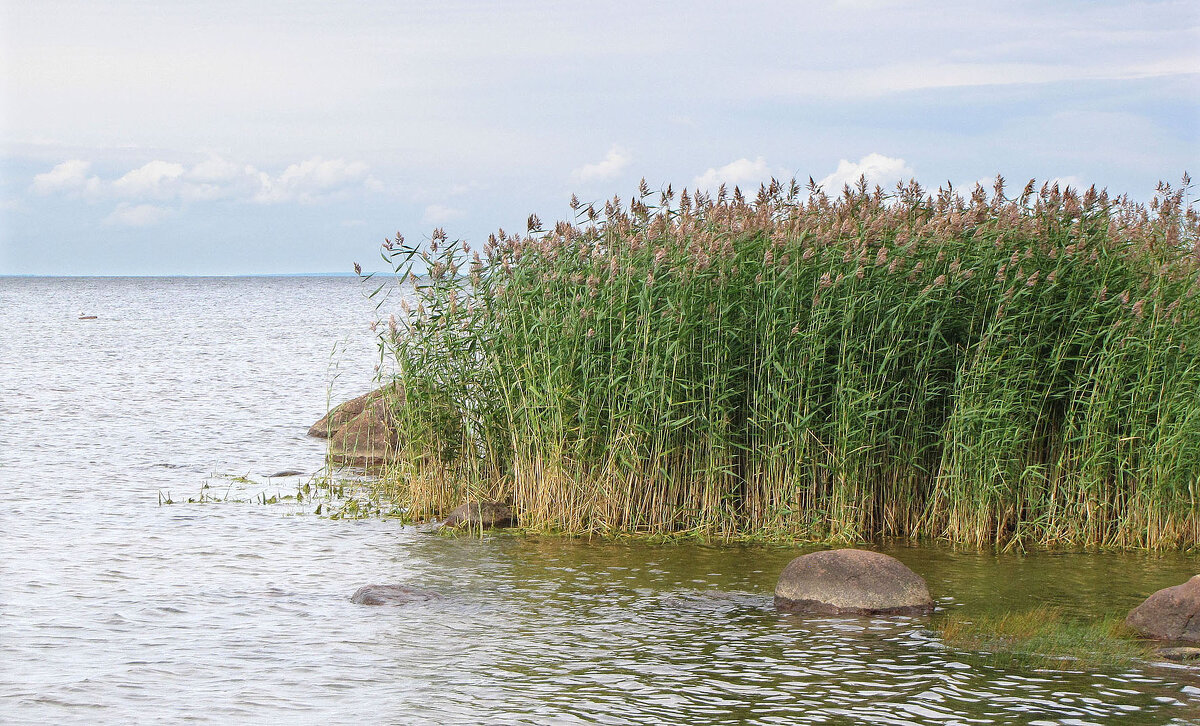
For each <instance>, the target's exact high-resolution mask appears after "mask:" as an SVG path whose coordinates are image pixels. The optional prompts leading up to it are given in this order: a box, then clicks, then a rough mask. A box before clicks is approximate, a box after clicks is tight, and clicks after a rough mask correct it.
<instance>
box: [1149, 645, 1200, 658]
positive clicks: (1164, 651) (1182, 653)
mask: <svg viewBox="0 0 1200 726" xmlns="http://www.w3.org/2000/svg"><path fill="white" fill-rule="evenodd" d="M1154 654H1155V655H1157V656H1158V657H1160V658H1166V659H1167V660H1174V661H1181V662H1187V661H1193V660H1200V648H1186V647H1184V648H1159V649H1158V650H1156V651H1155V652H1154Z"/></svg>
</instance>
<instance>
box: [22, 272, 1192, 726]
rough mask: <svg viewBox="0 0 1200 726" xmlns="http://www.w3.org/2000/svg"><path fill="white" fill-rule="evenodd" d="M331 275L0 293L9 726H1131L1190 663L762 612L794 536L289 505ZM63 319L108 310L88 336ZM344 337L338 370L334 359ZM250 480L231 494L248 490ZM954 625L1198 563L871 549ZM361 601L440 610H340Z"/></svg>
mask: <svg viewBox="0 0 1200 726" xmlns="http://www.w3.org/2000/svg"><path fill="white" fill-rule="evenodd" d="M362 292H363V290H362V288H361V286H360V285H359V283H358V282H357V281H356V280H354V279H349V278H245V279H237V278H235V279H90V280H79V279H19V278H0V354H2V357H0V436H2V440H3V446H2V447H0V491H2V492H3V496H4V501H3V503H2V505H0V537H2V539H0V542H2V544H3V547H2V549H0V721H4V722H11V723H73V722H77V723H97V722H102V723H146V722H176V721H185V720H186V721H195V722H215V723H237V722H243V723H244V722H249V721H254V722H259V723H280V722H287V723H333V722H338V723H342V722H372V723H375V722H378V723H430V722H432V723H480V722H488V723H566V724H570V723H708V722H726V723H729V722H744V723H763V724H768V723H777V724H791V723H854V722H872V723H888V724H933V723H938V724H959V723H962V724H966V723H1131V724H1133V723H1138V724H1142V723H1145V724H1157V723H1168V722H1172V721H1174V722H1178V723H1184V722H1189V723H1190V722H1193V721H1194V720H1196V719H1198V718H1200V678H1198V677H1197V673H1196V671H1194V670H1191V669H1186V668H1178V667H1177V668H1165V667H1159V666H1149V665H1147V666H1143V667H1139V668H1137V669H1134V670H1123V671H1116V672H1114V671H1103V670H1102V671H1096V672H1076V671H1070V670H1063V671H1046V670H1029V669H1024V670H1022V669H1012V670H1004V669H1000V668H997V667H995V666H992V665H990V664H989V663H990V661H989V660H987V659H986V658H982V657H980V656H978V655H973V654H970V653H961V652H955V651H952V650H947V649H945V648H944V647H942V646H941V644H940V643H939V641H938V639H937V638H936V637H935V636H934V635H932V634H931V633H930V632H929V631H928V625H929V621H928V620H923V619H919V618H917V619H855V618H829V617H820V618H803V617H799V616H793V615H779V614H776V613H775V612H774V610H773V608H772V606H771V591H772V589H773V586H774V581H775V578H776V576H777V575H778V573H779V571H780V569H781V568H782V567H783V565H784V564H785V563H786V562H787V561H788V560H789V559H790V558H792V557H794V556H795V555H796V554H797V553H798V552H799V550H798V549H797V548H789V547H751V546H704V545H698V544H680V545H667V546H656V545H647V544H635V543H624V542H601V541H590V542H588V541H575V540H564V539H553V538H520V537H512V536H506V535H498V536H490V537H487V538H485V539H482V540H479V539H470V538H457V539H455V538H448V537H441V536H436V535H431V534H429V533H427V532H423V531H419V530H418V529H415V528H412V527H404V526H402V525H401V524H400V523H398V522H396V521H394V520H379V519H369V520H362V521H348V520H330V519H326V518H322V517H318V516H315V515H313V514H312V506H311V505H310V504H308V503H305V504H301V505H297V504H294V503H288V504H279V505H262V504H257V503H253V501H239V502H228V503H221V504H186V503H184V504H173V505H164V506H160V505H159V498H160V495H163V494H167V493H169V495H170V497H171V498H172V499H173V500H174V501H176V502H180V501H185V500H186V499H187V498H189V497H195V496H197V495H198V494H199V493H200V491H201V487H203V486H205V485H206V484H207V485H209V486H210V488H209V489H208V490H205V491H207V492H209V493H210V494H211V495H213V496H215V495H220V494H223V493H224V492H227V491H228V492H230V493H231V494H230V498H231V499H239V500H253V499H254V498H255V497H256V496H257V495H259V494H261V493H266V494H267V495H268V496H270V495H273V494H277V493H278V494H288V493H294V492H295V490H296V486H297V484H298V483H299V481H300V480H301V478H299V477H289V478H284V479H275V480H268V479H267V478H266V475H269V474H272V473H274V472H277V471H280V470H285V469H299V470H302V471H305V472H306V473H312V472H315V471H317V470H318V469H319V468H320V466H321V465H322V463H323V449H322V445H321V443H320V442H318V441H314V440H312V439H308V438H307V437H306V436H305V435H304V432H305V429H306V428H307V426H308V425H309V424H310V423H311V422H312V421H314V420H315V419H316V418H317V417H319V416H320V414H321V413H323V412H324V410H325V407H326V404H327V401H328V400H330V399H332V400H334V401H337V400H341V399H343V398H346V397H348V396H351V395H354V394H356V393H359V392H361V391H364V390H366V389H367V388H368V386H369V385H370V379H371V376H372V373H373V371H372V364H373V363H374V362H375V360H377V354H376V352H375V347H374V338H373V335H372V334H371V333H370V331H368V330H367V328H366V324H367V322H368V321H369V319H370V317H371V310H372V308H373V304H372V303H371V302H369V301H367V300H365V299H364V298H363V295H362ZM80 312H86V313H90V314H95V315H97V316H98V319H97V320H93V321H81V320H78V316H79V314H80ZM335 348H336V349H337V351H338V352H336V353H335V352H334V350H335ZM235 477H247V478H248V479H249V480H251V483H248V484H247V483H238V482H236V481H234V478H235ZM889 551H890V552H892V554H895V555H896V556H898V557H900V558H901V559H902V560H904V561H905V562H906V563H908V564H909V565H910V566H911V567H913V568H914V569H916V570H917V571H918V572H919V573H921V574H922V575H924V576H925V577H926V579H927V580H928V581H929V585H930V589H931V591H932V592H933V594H934V596H935V597H936V598H938V600H939V605H940V606H941V607H942V608H943V609H953V608H961V609H963V610H964V611H965V612H1000V611H1004V610H1006V609H1024V608H1029V607H1033V606H1034V605H1037V604H1040V603H1049V604H1054V605H1058V606H1060V607H1062V608H1064V610H1066V611H1067V612H1068V613H1070V614H1073V615H1075V616H1078V617H1091V616H1096V615H1100V614H1103V613H1110V612H1119V611H1122V610H1126V609H1128V608H1129V607H1131V606H1132V605H1134V604H1136V603H1137V602H1138V601H1139V600H1140V598H1142V597H1144V596H1145V595H1146V594H1148V593H1149V592H1152V591H1153V590H1155V589H1158V588H1160V587H1164V586H1167V585H1171V584H1177V583H1179V582H1182V581H1183V580H1184V579H1186V578H1187V577H1188V576H1190V575H1192V574H1195V573H1196V571H1197V563H1196V560H1195V558H1194V557H1188V556H1184V555H1174V556H1149V555H1138V554H1099V555H1098V554H1055V555H1050V554H1041V555H1035V556H1028V557H1024V558H1021V557H1016V556H1009V555H1006V556H995V555H993V554H990V553H973V552H955V551H953V550H949V549H943V548H920V549H918V548H891V549H889ZM368 583H400V584H409V585H417V586H421V587H428V588H432V589H434V590H437V591H439V592H441V593H442V594H443V595H444V596H445V598H444V599H443V600H439V601H433V602H424V603H419V604H414V605H410V606H405V607H400V608H371V607H363V606H358V605H354V604H352V603H350V602H349V599H348V598H349V595H350V593H352V592H353V591H354V590H355V589H356V588H357V587H359V586H360V585H363V584H368Z"/></svg>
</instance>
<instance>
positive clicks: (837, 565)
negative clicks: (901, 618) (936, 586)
mask: <svg viewBox="0 0 1200 726" xmlns="http://www.w3.org/2000/svg"><path fill="white" fill-rule="evenodd" d="M775 607H777V608H779V609H780V610H788V611H793V612H813V613H825V614H829V615H843V614H847V615H850V614H852V615H917V614H921V613H928V612H930V611H932V610H933V598H931V597H930V596H929V589H928V588H927V587H926V586H925V580H923V579H921V576H920V575H918V574H917V573H915V572H913V571H912V570H910V569H908V568H907V567H905V566H904V564H903V563H902V562H900V560H897V559H896V558H894V557H889V556H887V555H885V554H880V553H878V552H868V551H866V550H854V549H844V550H828V551H825V552H814V553H812V554H808V555H801V556H800V557H797V558H796V559H794V560H792V561H791V562H789V563H788V566H787V567H785V568H784V569H783V574H782V575H780V576H779V583H778V584H777V585H776V586H775Z"/></svg>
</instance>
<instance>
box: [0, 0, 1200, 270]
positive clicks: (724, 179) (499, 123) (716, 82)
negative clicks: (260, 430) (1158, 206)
mask: <svg viewBox="0 0 1200 726" xmlns="http://www.w3.org/2000/svg"><path fill="white" fill-rule="evenodd" d="M1197 162H1200V2H1195V0H1178V1H1176V0H1166V1H1163V2H1104V1H1103V0H1086V1H1073V0H1063V1H1060V2H1053V3H1047V2H1044V1H1041V0H1039V1H1036V2H1026V1H1025V0H1012V1H1009V2H1004V3H996V2H970V1H960V2H955V3H946V2H923V1H918V0H913V1H904V0H834V1H830V2H819V3H818V2H797V1H795V0H793V1H789V2H747V3H730V2H727V1H725V0H722V1H721V2H708V1H706V0H695V1H693V2H689V3H646V2H637V3H634V2H612V3H607V2H593V3H588V4H586V5H585V4H577V3H564V2H551V1H549V0H547V1H545V2H543V1H540V0H519V1H514V2H466V1H460V0H439V1H428V2H426V1H419V2H369V1H368V2H356V3H327V2H322V3H309V2H303V1H300V2H287V3H283V2H247V1H245V0H240V1H239V2H226V1H224V0H210V1H207V2H194V3H193V2H183V1H178V2H169V3H163V2H151V1H149V0H145V1H138V2H129V1H127V2H121V1H113V0H109V1H106V2H103V3H97V2H58V1H56V0H33V1H25V0H5V1H4V2H2V3H0V274H68V275H179V274H182V275H209V274H217V275H224V274H259V273H265V274H270V273H302V272H348V271H349V270H350V269H351V268H352V266H353V263H354V262H360V263H362V264H363V266H364V267H365V268H366V269H382V268H384V264H383V262H382V261H381V259H380V257H379V245H380V244H381V243H382V242H383V241H384V240H385V239H386V238H388V237H392V236H394V235H395V234H396V233H397V232H400V233H402V234H404V235H405V237H406V238H408V240H409V241H415V240H420V239H423V238H428V236H429V235H430V233H431V232H432V230H433V229H434V228H435V227H442V228H444V229H445V230H446V232H447V234H448V235H449V236H450V237H451V238H454V239H464V240H467V241H468V242H470V243H474V244H476V245H478V244H480V243H482V242H483V241H484V240H486V238H487V235H488V234H489V233H490V232H493V231H495V230H496V229H497V228H505V229H508V230H510V231H511V230H524V224H525V222H524V221H525V219H526V218H527V217H528V215H529V214H530V213H536V214H538V216H539V217H540V218H541V219H543V220H546V221H549V220H556V219H564V218H569V217H570V216H571V211H570V208H569V206H568V203H569V200H570V197H571V194H572V193H575V194H577V195H578V196H579V198H580V199H581V200H584V201H598V200H603V199H607V198H611V197H612V196H613V195H614V194H619V195H621V196H622V197H625V198H628V197H629V196H631V195H632V194H634V193H635V192H636V189H637V185H638V181H639V179H641V178H643V177H644V178H645V179H646V181H647V182H648V183H649V185H650V186H651V187H652V188H655V189H659V188H665V187H666V185H667V184H668V183H670V184H672V185H674V187H675V189H679V188H680V187H689V188H695V187H697V186H699V187H702V188H715V187H716V186H718V185H719V184H721V183H728V184H730V185H735V184H736V185H740V186H742V187H743V188H750V189H757V186H758V184H760V183H761V182H762V181H764V180H766V179H768V178H770V177H771V176H776V177H780V178H791V177H793V176H796V177H798V178H800V179H801V180H807V179H808V177H810V176H811V177H813V178H814V179H815V180H816V181H818V182H820V183H822V184H823V185H825V187H826V188H827V189H831V190H836V189H840V188H841V186H842V185H843V184H844V183H846V182H849V181H853V180H854V179H856V178H857V177H858V176H859V175H860V174H865V175H866V176H867V177H868V178H869V179H870V180H871V181H872V182H875V183H879V184H881V185H883V186H885V187H887V186H890V185H893V184H895V183H896V182H897V181H900V180H902V179H908V178H916V179H917V180H918V181H920V182H921V183H922V184H925V185H926V186H934V187H936V186H938V185H940V184H944V183H946V182H950V183H952V184H954V185H956V186H961V187H970V186H971V185H973V184H975V183H976V182H978V181H979V180H990V179H992V178H994V177H995V175H996V174H1003V175H1004V176H1005V177H1006V178H1008V179H1009V180H1010V183H1011V184H1012V185H1014V186H1018V187H1019V186H1023V185H1024V183H1025V182H1026V181H1028V180H1029V179H1030V178H1037V179H1039V180H1048V179H1054V180H1059V181H1060V182H1061V183H1063V184H1070V185H1073V186H1084V187H1086V186H1089V185H1091V184H1096V185H1097V186H1099V187H1107V188H1108V189H1109V190H1110V191H1112V192H1114V193H1128V194H1129V195H1130V196H1131V197H1133V198H1135V199H1142V200H1145V199H1149V198H1150V197H1151V196H1152V194H1153V191H1154V187H1155V185H1156V183H1157V182H1158V181H1159V180H1165V181H1171V182H1177V181H1178V179H1179V178H1180V177H1181V176H1182V174H1183V172H1184V171H1191V172H1192V173H1193V175H1196V174H1198V173H1200V163H1197ZM988 185H989V186H990V181H989V183H988Z"/></svg>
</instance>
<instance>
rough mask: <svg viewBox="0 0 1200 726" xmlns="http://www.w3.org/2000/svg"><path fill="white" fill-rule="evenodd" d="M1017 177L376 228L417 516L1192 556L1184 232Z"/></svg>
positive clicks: (1163, 210) (1188, 270)
mask: <svg viewBox="0 0 1200 726" xmlns="http://www.w3.org/2000/svg"><path fill="white" fill-rule="evenodd" d="M1186 188H1187V187H1186V183H1185V189H1182V190H1174V189H1171V188H1170V187H1168V186H1165V185H1164V186H1162V187H1160V189H1159V194H1158V195H1157V196H1156V198H1155V200H1154V202H1153V204H1151V205H1149V206H1143V205H1139V204H1135V203H1133V202H1131V201H1129V200H1128V199H1127V198H1124V197H1112V196H1110V195H1108V194H1107V193H1105V192H1103V191H1097V190H1095V189H1094V188H1093V189H1090V190H1087V191H1086V192H1077V191H1075V190H1072V189H1061V188H1059V187H1058V186H1057V185H1045V186H1043V187H1042V188H1041V189H1040V191H1038V190H1037V189H1036V187H1035V186H1034V185H1033V183H1032V182H1031V183H1030V184H1029V185H1028V186H1026V187H1025V188H1024V189H1023V190H1020V191H1019V192H1017V193H1016V194H1015V196H1010V195H1008V194H1007V193H1006V192H1005V186H1004V183H1003V180H1002V179H997V181H996V185H995V188H994V189H993V190H991V191H990V192H988V191H985V190H984V189H983V188H981V187H977V188H976V189H975V190H974V191H972V192H971V193H970V194H968V195H966V196H963V195H961V194H959V193H957V192H954V191H953V190H950V189H943V190H938V191H937V192H932V193H930V192H927V191H926V190H924V189H923V188H921V187H920V186H919V185H917V184H916V183H915V182H913V183H909V184H905V185H902V186H899V187H898V188H896V189H895V190H893V191H891V192H885V191H883V190H881V189H874V190H872V189H868V188H867V186H866V184H865V183H863V184H861V185H859V186H858V187H857V188H855V189H851V188H846V189H845V190H844V191H843V192H842V193H841V194H838V195H835V196H830V195H828V194H826V193H825V192H824V191H822V190H820V189H817V188H810V189H809V190H808V191H807V192H804V191H802V190H801V189H800V188H799V186H798V185H797V184H796V183H795V182H794V181H793V182H792V183H791V184H790V185H788V184H780V183H777V182H772V183H771V184H770V185H766V186H763V187H762V188H761V189H760V190H759V193H758V195H757V198H756V199H749V198H746V197H744V196H743V195H742V193H741V192H740V191H739V190H737V189H734V190H733V192H732V193H726V191H725V189H724V188H722V189H720V190H716V191H714V192H712V193H711V194H710V193H708V192H692V193H688V192H687V190H684V191H683V192H682V193H681V194H679V195H676V194H675V193H674V192H673V191H672V190H671V189H670V188H668V189H667V190H665V191H663V192H654V193H652V192H651V191H650V189H648V188H647V187H646V186H645V184H644V183H643V185H642V187H641V189H640V190H639V192H638V194H637V195H635V196H634V197H633V198H632V199H630V200H628V201H623V200H621V199H617V198H614V199H612V200H608V201H606V202H603V203H597V204H582V203H578V202H576V203H574V205H573V206H574V208H575V210H576V212H577V218H576V219H575V220H573V221H567V222H560V223H558V224H557V225H555V226H554V227H553V228H552V229H546V228H544V227H543V225H542V224H541V222H540V221H539V220H538V219H537V218H536V217H531V218H530V220H529V232H528V233H527V234H510V233H506V232H504V231H500V232H498V233H497V234H496V235H493V236H492V238H491V239H490V240H489V241H488V242H487V244H486V245H485V246H484V247H483V249H482V250H480V251H478V252H472V251H471V250H470V248H469V246H468V245H466V244H465V243H462V244H459V243H454V242H451V241H449V240H448V239H447V237H446V235H445V234H444V233H443V232H441V231H440V230H438V231H435V233H434V234H433V236H432V239H431V240H430V241H429V242H428V243H427V244H423V245H415V246H414V245H407V244H405V243H404V241H403V239H402V238H399V237H397V239H396V240H393V241H390V242H388V244H387V248H386V249H385V257H387V258H388V259H389V260H391V261H392V262H393V263H394V265H395V267H396V270H397V273H398V275H399V280H400V281H401V283H402V289H401V293H402V294H403V295H404V296H405V297H406V300H405V302H404V304H403V307H402V310H400V311H397V315H395V316H393V317H391V318H390V319H389V321H388V324H387V325H385V326H382V327H380V328H379V329H380V330H381V331H382V338H381V343H382V345H383V348H384V351H385V353H387V354H388V355H390V356H391V357H393V358H394V359H395V362H396V364H397V367H396V370H398V371H399V375H398V379H397V380H398V382H399V384H400V386H401V387H402V388H403V390H404V391H405V393H406V395H405V396H404V397H403V400H402V401H399V402H397V404H396V406H395V410H394V411H393V414H394V418H395V420H396V424H397V430H399V431H401V432H403V435H402V437H401V438H402V440H401V442H400V445H399V448H398V451H397V453H396V457H395V460H394V461H393V462H392V465H391V466H390V468H389V470H388V472H387V473H386V475H385V476H384V477H383V480H382V482H381V483H380V484H379V486H380V487H381V491H384V492H386V493H387V496H388V498H390V499H392V500H393V501H395V502H397V503H398V506H401V507H403V508H404V509H405V511H407V512H409V513H410V514H411V515H412V516H413V517H415V518H422V517H426V516H434V515H437V514H439V513H442V512H445V511H446V510H448V509H449V508H451V507H453V506H456V505H457V504H460V503H462V502H463V501H465V500H467V499H498V500H510V501H511V502H512V504H513V506H514V508H515V509H516V511H517V512H518V513H519V516H520V521H521V524H522V526H524V527H527V528H531V529H534V530H543V531H557V532H567V533H597V534H614V533H637V534H651V535H661V534H671V533H681V532H686V533H697V534H700V535H702V536H705V537H718V538H746V537H757V536H767V537H784V538H810V539H822V540H831V541H861V540H869V539H873V538H876V537H918V538H938V539H943V540H948V541H953V542H960V543H967V544H971V545H977V546H994V545H999V546H1009V547H1023V546H1026V545H1062V546H1105V547H1149V548H1186V547H1193V546H1195V545H1196V543H1197V542H1200V516H1198V513H1197V494H1198V493H1200V491H1198V490H1200V445H1198V444H1197V442H1198V441H1200V404H1197V401H1200V356H1197V354H1196V353H1197V351H1200V298H1198V296H1197V293H1198V292H1200V251H1198V248H1197V244H1198V241H1200V234H1198V232H1200V219H1198V218H1197V215H1196V214H1195V212H1194V210H1192V209H1191V208H1190V207H1189V206H1188V205H1187V204H1186V203H1185V191H1186Z"/></svg>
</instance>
